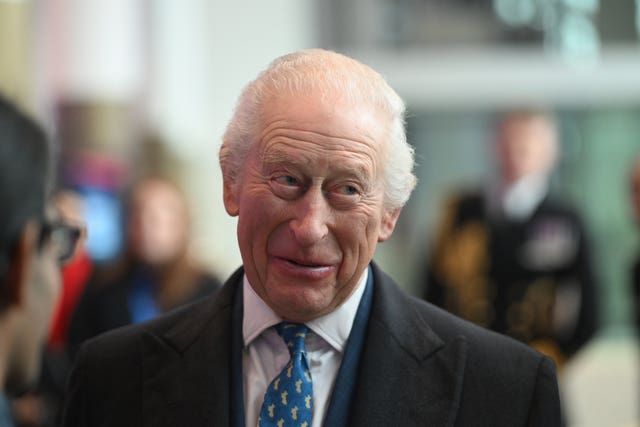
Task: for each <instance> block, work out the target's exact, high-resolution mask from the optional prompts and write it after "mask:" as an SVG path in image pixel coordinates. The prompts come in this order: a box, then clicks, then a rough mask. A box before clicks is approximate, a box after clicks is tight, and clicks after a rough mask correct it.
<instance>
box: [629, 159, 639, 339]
mask: <svg viewBox="0 0 640 427" xmlns="http://www.w3.org/2000/svg"><path fill="white" fill-rule="evenodd" d="M629 181H630V193H631V197H630V200H631V207H632V209H633V215H634V218H635V220H636V224H637V225H638V226H639V227H640V157H638V158H636V160H635V162H634V163H633V166H632V168H631V173H630V179H629ZM631 289H632V295H633V304H632V308H633V322H634V326H635V328H636V332H637V333H640V254H638V255H637V256H636V259H635V260H634V262H633V266H632V269H631Z"/></svg>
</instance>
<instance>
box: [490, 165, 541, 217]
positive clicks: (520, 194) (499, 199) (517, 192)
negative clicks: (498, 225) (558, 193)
mask: <svg viewBox="0 0 640 427" xmlns="http://www.w3.org/2000/svg"><path fill="white" fill-rule="evenodd" d="M548 192H549V181H548V179H547V177H546V176H545V175H539V174H531V175H528V176H524V177H522V178H520V179H519V180H518V181H516V182H515V183H513V184H511V185H510V186H508V187H503V188H501V189H500V190H499V191H497V192H494V193H492V194H491V196H492V197H490V206H491V207H492V208H493V210H496V209H497V211H498V212H501V213H502V214H504V215H505V216H506V217H507V218H509V219H511V220H515V221H524V220H527V219H529V218H530V217H531V215H533V212H534V211H535V210H536V208H537V207H538V206H539V205H540V203H541V202H542V200H543V199H544V198H545V197H546V195H547V193H548Z"/></svg>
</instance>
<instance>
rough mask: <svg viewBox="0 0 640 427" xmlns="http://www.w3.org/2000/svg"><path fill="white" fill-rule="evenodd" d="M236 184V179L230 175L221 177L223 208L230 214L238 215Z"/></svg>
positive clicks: (238, 205)
mask: <svg viewBox="0 0 640 427" xmlns="http://www.w3.org/2000/svg"><path fill="white" fill-rule="evenodd" d="M236 184H237V183H236V181H235V180H232V179H231V178H230V177H228V176H227V177H223V186H222V198H223V200H224V208H225V210H226V211H227V213H228V214H229V215H231V216H238V213H240V203H239V200H238V199H239V197H238V191H237V189H238V185H236Z"/></svg>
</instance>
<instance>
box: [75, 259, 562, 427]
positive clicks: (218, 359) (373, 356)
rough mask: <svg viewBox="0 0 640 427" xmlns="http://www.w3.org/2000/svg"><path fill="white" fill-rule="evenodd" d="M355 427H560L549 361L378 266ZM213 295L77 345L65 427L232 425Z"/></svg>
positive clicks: (224, 315)
mask: <svg viewBox="0 0 640 427" xmlns="http://www.w3.org/2000/svg"><path fill="white" fill-rule="evenodd" d="M372 267H373V275H374V291H373V301H372V307H371V314H370V317H369V321H368V324H367V328H366V336H365V342H364V347H363V351H362V356H361V360H360V364H359V368H358V369H359V370H358V377H357V378H358V379H357V383H356V389H355V392H354V396H353V399H352V402H351V405H350V414H349V425H351V426H396V425H403V426H491V427H499V426H509V427H513V426H545V427H547V426H559V425H560V409H559V408H560V406H559V396H558V388H557V381H556V376H555V367H554V364H553V362H552V361H551V360H550V359H549V358H548V357H546V356H543V355H541V354H540V353H538V352H536V351H535V350H533V349H531V348H529V347H527V346H525V345H523V344H521V343H518V342H516V341H514V340H512V339H510V338H506V337H503V336H500V335H498V334H495V333H493V332H490V331H487V330H484V329H481V328H479V327H477V326H474V325H472V324H470V323H468V322H466V321H464V320H461V319H459V318H456V317H454V316H452V315H451V314H448V313H446V312H444V311H442V310H440V309H438V308H436V307H435V306H433V305H431V304H429V303H426V302H424V301H421V300H419V299H416V298H413V297H411V296H409V295H407V294H406V293H405V292H404V291H402V290H401V289H400V288H399V287H397V285H396V284H395V283H394V282H393V281H392V279H390V278H389V277H388V276H387V275H386V274H384V273H383V272H382V271H381V270H380V269H379V268H377V267H376V266H375V265H372ZM242 275H243V270H242V269H240V270H238V271H237V272H236V273H235V274H234V275H233V276H232V277H231V278H230V279H229V280H228V281H227V283H226V284H225V286H224V287H223V289H222V290H221V291H220V292H219V293H218V294H217V295H215V296H213V297H210V298H207V299H205V300H203V301H200V302H197V303H195V304H193V305H191V306H189V307H185V308H183V309H180V310H179V311H176V312H173V313H170V314H168V315H166V316H163V317H161V318H159V319H156V320H153V321H151V322H148V323H144V324H140V325H135V326H131V327H127V328H123V329H120V330H117V331H112V332H109V333H107V334H105V335H103V336H100V337H97V338H94V339H92V340H90V341H88V342H87V343H85V345H84V346H83V348H82V350H81V351H80V354H79V355H78V358H77V361H76V366H75V368H74V371H73V373H72V375H71V378H70V381H69V387H68V396H67V405H66V408H65V413H64V422H63V425H64V426H66V427H71V426H119V427H126V426H148V427H152V426H153V427H158V426H227V425H229V423H230V414H229V412H230V409H229V408H230V404H231V402H230V382H231V378H230V354H231V351H230V346H231V330H232V328H231V315H232V300H233V295H234V293H235V292H236V289H237V288H238V287H239V286H241V284H242Z"/></svg>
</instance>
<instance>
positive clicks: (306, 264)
mask: <svg viewBox="0 0 640 427" xmlns="http://www.w3.org/2000/svg"><path fill="white" fill-rule="evenodd" d="M282 259H283V260H284V261H285V262H288V263H289V264H293V265H295V266H299V267H307V268H322V267H328V265H327V264H318V263H315V262H306V261H297V260H294V259H289V258H282Z"/></svg>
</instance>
